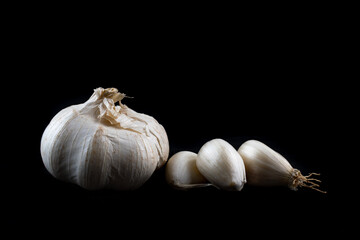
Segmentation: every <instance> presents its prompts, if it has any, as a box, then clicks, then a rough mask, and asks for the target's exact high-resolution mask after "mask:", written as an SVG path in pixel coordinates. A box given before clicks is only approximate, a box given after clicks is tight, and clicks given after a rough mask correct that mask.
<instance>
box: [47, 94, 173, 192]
mask: <svg viewBox="0 0 360 240" xmlns="http://www.w3.org/2000/svg"><path fill="white" fill-rule="evenodd" d="M124 97H125V94H123V93H119V92H118V90H117V89H116V88H106V89H104V88H97V89H95V90H94V93H93V94H92V96H91V97H90V98H89V100H88V101H86V102H85V103H82V104H78V105H73V106H70V107H67V108H65V109H63V110H61V111H60V112H59V113H58V114H56V115H55V117H54V118H53V119H52V120H51V122H50V123H49V125H48V126H47V127H46V129H45V131H44V133H43V136H42V139H41V156H42V160H43V162H44V165H45V167H46V169H47V170H48V171H49V172H50V173H51V174H52V175H53V176H54V177H55V178H57V179H60V180H64V181H68V182H71V183H75V184H77V185H79V186H81V187H83V188H86V189H101V188H111V189H117V190H131V189H136V188H139V187H140V186H142V185H143V184H144V183H145V182H146V181H147V180H148V179H149V178H150V177H151V175H152V174H153V172H154V171H155V170H156V169H157V168H160V167H161V166H163V165H164V164H165V162H166V161H167V158H168V154H169V142H168V138H167V134H166V131H165V129H164V128H163V126H162V125H160V124H159V123H158V122H157V121H156V120H155V119H154V118H153V117H151V116H148V115H145V114H141V113H137V112H135V111H134V110H132V109H130V108H128V107H127V106H126V105H124V104H122V103H121V100H122V99H123V98H124ZM116 102H118V103H119V105H115V103H116Z"/></svg>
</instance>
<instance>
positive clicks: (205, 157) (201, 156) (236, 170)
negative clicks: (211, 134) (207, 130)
mask: <svg viewBox="0 0 360 240" xmlns="http://www.w3.org/2000/svg"><path fill="white" fill-rule="evenodd" d="M196 166H197V168H198V169H199V171H200V173H201V174H202V175H203V176H204V177H205V178H206V179H207V180H208V181H210V182H211V183H212V184H214V185H215V186H216V187H219V188H221V189H223V190H229V191H240V190H241V189H242V188H243V186H244V184H245V183H246V173H245V166H244V162H243V160H242V158H241V156H240V155H239V153H238V152H237V151H236V150H235V148H234V147H233V146H231V145H230V144H229V143H228V142H226V141H224V140H222V139H213V140H211V141H209V142H207V143H205V144H204V145H203V146H202V147H201V148H200V151H199V152H198V156H197V159H196Z"/></svg>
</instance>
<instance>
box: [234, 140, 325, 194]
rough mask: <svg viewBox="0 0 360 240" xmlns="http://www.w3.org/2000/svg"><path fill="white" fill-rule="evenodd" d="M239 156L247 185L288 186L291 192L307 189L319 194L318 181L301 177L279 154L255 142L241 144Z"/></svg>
mask: <svg viewBox="0 0 360 240" xmlns="http://www.w3.org/2000/svg"><path fill="white" fill-rule="evenodd" d="M238 152H239V154H240V155H241V157H242V158H243V160H244V163H245V168H246V176H247V179H248V183H249V184H250V185H255V186H288V187H289V188H290V189H292V190H297V188H298V187H309V188H312V189H314V190H317V191H319V192H323V193H324V191H322V190H319V189H318V187H319V185H318V184H316V183H315V182H320V180H318V179H314V178H310V176H312V175H319V174H316V173H311V174H310V175H308V176H303V175H302V174H301V172H300V171H299V170H297V169H294V168H293V167H292V166H291V165H290V163H289V162H288V161H287V160H286V159H285V158H284V157H283V156H282V155H280V154H279V153H277V152H276V151H274V150H273V149H271V148H270V147H268V146H267V145H265V144H264V143H262V142H260V141H257V140H249V141H246V142H245V143H243V144H242V145H241V146H240V148H239V150H238Z"/></svg>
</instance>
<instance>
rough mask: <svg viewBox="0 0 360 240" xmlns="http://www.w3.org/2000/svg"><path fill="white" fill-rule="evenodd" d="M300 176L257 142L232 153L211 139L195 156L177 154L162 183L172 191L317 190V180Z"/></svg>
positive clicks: (222, 144)
mask: <svg viewBox="0 0 360 240" xmlns="http://www.w3.org/2000/svg"><path fill="white" fill-rule="evenodd" d="M313 175H319V174H316V173H311V174H309V175H308V176H303V175H302V174H301V172H300V171H299V170H297V169H294V168H293V167H292V166H291V165H290V163H289V162H288V161H287V160H286V159H285V158H284V157H283V156H282V155H280V154H279V153H277V152H276V151H274V150H273V149H271V148H270V147H268V146H267V145H265V144H264V143H262V142H260V141H257V140H249V141H246V142H245V143H243V144H242V145H241V146H240V148H239V149H238V151H236V150H235V149H234V148H233V147H232V146H231V145H230V144H229V143H228V142H226V141H224V140H222V139H213V140H211V141H209V142H207V143H205V144H204V145H203V146H202V147H201V148H200V150H199V152H198V154H195V153H192V152H186V151H183V152H179V153H177V154H175V155H174V156H173V157H172V158H171V159H170V160H169V162H168V165H167V166H166V180H167V182H168V183H169V184H170V185H172V186H173V187H176V188H179V189H184V188H190V187H191V188H194V187H198V186H215V187H217V188H219V189H223V190H228V191H240V190H241V189H242V188H243V186H244V184H245V183H248V184H249V185H254V186H288V187H289V188H290V189H292V190H297V189H298V187H308V188H311V189H314V190H316V191H319V192H322V193H325V192H324V191H322V190H320V189H319V188H318V187H319V184H318V183H319V182H321V181H320V180H318V179H315V178H311V176H313Z"/></svg>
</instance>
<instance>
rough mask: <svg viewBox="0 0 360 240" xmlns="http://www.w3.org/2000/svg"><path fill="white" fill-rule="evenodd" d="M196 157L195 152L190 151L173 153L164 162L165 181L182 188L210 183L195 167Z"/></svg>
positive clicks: (203, 185) (204, 185)
mask: <svg viewBox="0 0 360 240" xmlns="http://www.w3.org/2000/svg"><path fill="white" fill-rule="evenodd" d="M196 157H197V154H196V153H193V152H190V151H181V152H178V153H176V154H174V155H173V156H172V157H171V158H170V159H169V161H168V162H167V164H166V169H165V177H166V181H167V183H168V184H170V185H171V186H173V187H174V188H178V189H183V190H185V189H188V188H196V187H206V186H209V185H211V184H210V183H209V182H208V181H207V180H206V179H205V178H204V176H202V175H201V173H200V172H199V170H198V169H197V167H196Z"/></svg>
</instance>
